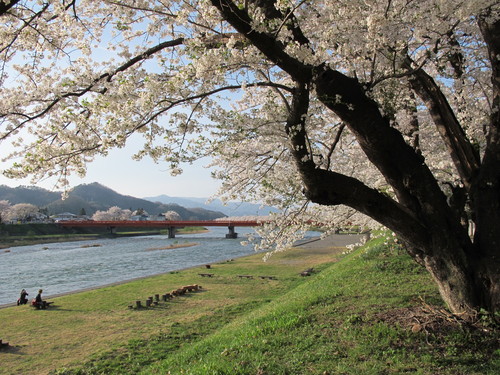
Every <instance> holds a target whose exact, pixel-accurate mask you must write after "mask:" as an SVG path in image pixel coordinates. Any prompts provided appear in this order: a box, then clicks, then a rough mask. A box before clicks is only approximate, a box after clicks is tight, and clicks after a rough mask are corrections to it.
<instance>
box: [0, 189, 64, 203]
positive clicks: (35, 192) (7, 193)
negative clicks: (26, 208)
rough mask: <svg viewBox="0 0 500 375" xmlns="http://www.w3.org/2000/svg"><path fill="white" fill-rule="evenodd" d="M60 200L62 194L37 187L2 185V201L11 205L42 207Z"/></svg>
mask: <svg viewBox="0 0 500 375" xmlns="http://www.w3.org/2000/svg"><path fill="white" fill-rule="evenodd" d="M60 198H61V192H54V191H50V190H45V189H42V188H39V187H36V186H18V187H16V188H11V187H9V186H6V185H0V200H7V201H9V202H10V204H18V203H31V204H34V205H35V206H39V207H42V206H46V205H48V204H49V203H51V202H53V201H55V200H57V199H60Z"/></svg>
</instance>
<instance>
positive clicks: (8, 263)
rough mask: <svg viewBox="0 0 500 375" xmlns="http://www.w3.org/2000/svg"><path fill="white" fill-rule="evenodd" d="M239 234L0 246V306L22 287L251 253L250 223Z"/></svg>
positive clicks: (47, 290) (95, 282)
mask: <svg viewBox="0 0 500 375" xmlns="http://www.w3.org/2000/svg"><path fill="white" fill-rule="evenodd" d="M237 232H238V233H239V235H240V238H239V239H226V238H224V237H225V234H226V233H227V228H211V230H210V232H209V233H201V234H189V235H184V236H177V238H170V239H169V238H168V237H167V236H144V237H127V238H116V239H101V240H92V241H77V242H64V243H52V244H41V245H31V246H19V247H13V248H11V249H10V252H2V250H0V305H2V304H7V303H12V302H15V301H16V300H17V298H18V297H19V293H20V291H21V289H23V288H25V289H27V290H28V292H29V293H30V296H29V297H30V298H32V297H34V296H35V295H36V292H37V290H38V289H40V288H42V289H43V290H44V295H46V296H50V295H54V294H59V293H66V292H72V291H76V290H80V289H85V288H90V287H97V286H102V285H106V284H110V283H114V282H119V281H124V280H129V279H133V278H136V277H143V276H149V275H154V274H157V273H163V272H169V271H174V270H179V269H183V268H187V267H193V266H196V265H200V264H206V263H214V262H218V261H222V260H225V259H230V258H236V257H239V256H243V255H248V254H251V253H253V248H252V247H251V246H242V245H241V244H240V241H241V240H242V239H243V237H244V235H245V234H246V233H251V232H253V230H252V229H251V228H237ZM192 242H196V243H198V245H196V246H192V247H185V248H176V249H165V250H158V251H146V249H151V248H162V247H163V248H164V247H167V246H168V245H173V244H182V243H192Z"/></svg>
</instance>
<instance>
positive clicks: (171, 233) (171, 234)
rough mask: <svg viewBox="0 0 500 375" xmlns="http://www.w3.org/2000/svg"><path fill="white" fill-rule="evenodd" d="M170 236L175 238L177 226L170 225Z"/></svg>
mask: <svg viewBox="0 0 500 375" xmlns="http://www.w3.org/2000/svg"><path fill="white" fill-rule="evenodd" d="M168 238H175V227H168Z"/></svg>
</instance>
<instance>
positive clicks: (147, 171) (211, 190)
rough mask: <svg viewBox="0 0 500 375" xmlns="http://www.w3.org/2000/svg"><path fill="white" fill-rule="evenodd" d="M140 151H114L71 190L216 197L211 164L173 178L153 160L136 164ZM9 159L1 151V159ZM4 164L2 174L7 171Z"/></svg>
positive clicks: (0, 180)
mask: <svg viewBox="0 0 500 375" xmlns="http://www.w3.org/2000/svg"><path fill="white" fill-rule="evenodd" d="M135 151H136V150H130V148H127V147H125V148H123V149H117V150H112V151H110V152H109V154H108V156H106V157H98V158H96V160H95V161H94V162H92V163H90V164H88V165H87V176H86V177H85V178H84V179H81V178H79V177H76V176H75V177H72V178H70V181H71V186H72V187H74V186H77V185H80V184H89V183H92V182H98V183H100V184H102V185H104V186H106V187H108V188H110V189H112V190H114V191H116V192H117V193H119V194H123V195H130V196H133V197H136V198H144V197H155V196H158V195H162V194H165V195H168V196H172V197H199V198H208V197H210V196H212V195H214V194H215V192H216V191H217V189H218V186H219V182H218V181H217V180H214V179H212V177H211V175H210V173H211V171H210V170H209V169H207V168H205V166H206V165H207V164H208V163H209V160H201V161H199V162H197V163H196V164H194V165H183V166H182V169H183V170H184V173H183V174H181V175H178V176H175V177H172V176H171V175H170V173H169V172H168V170H167V167H166V165H163V166H162V165H161V164H156V163H154V162H153V161H152V160H151V159H149V158H144V159H142V160H141V161H135V160H132V158H131V157H132V155H133V154H134V152H135ZM1 156H5V155H4V154H3V152H2V151H0V157H1ZM4 167H5V165H2V163H1V162H0V170H1V169H2V168H4ZM0 185H7V186H11V187H16V186H19V185H33V184H32V183H31V182H30V180H29V179H24V180H14V179H8V178H6V177H4V176H3V175H1V174H0ZM35 185H36V186H38V187H41V188H44V189H48V190H56V191H60V189H54V180H45V181H41V182H39V183H37V184H35Z"/></svg>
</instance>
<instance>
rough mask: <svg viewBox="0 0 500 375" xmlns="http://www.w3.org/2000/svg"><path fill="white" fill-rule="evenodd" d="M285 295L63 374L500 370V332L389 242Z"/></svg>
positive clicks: (217, 312) (183, 325)
mask: <svg viewBox="0 0 500 375" xmlns="http://www.w3.org/2000/svg"><path fill="white" fill-rule="evenodd" d="M228 272H229V271H228ZM231 272H235V273H237V272H238V270H235V269H233V270H232V271H231ZM245 292H246V293H248V290H246V291H245ZM275 294H276V297H275V298H274V297H272V294H269V295H268V297H267V298H264V299H255V301H252V300H248V299H245V300H241V302H240V303H235V304H232V305H227V306H226V307H224V308H221V309H214V311H213V314H209V315H203V316H200V317H199V318H198V319H196V320H191V321H189V322H180V323H177V324H173V325H172V326H170V327H169V329H168V330H165V332H160V333H158V334H156V335H154V336H153V337H150V338H147V339H144V340H132V341H130V342H129V344H128V345H127V346H121V347H119V348H116V349H115V350H112V351H108V352H106V353H101V354H100V355H98V356H96V357H94V358H93V359H92V360H91V361H88V362H87V363H86V364H84V365H83V366H81V367H79V368H77V369H73V370H60V371H57V372H54V373H57V374H138V373H140V374H207V375H208V374H213V375H215V374H217V375H222V374H228V375H229V374H231V375H234V374H252V375H257V374H258V375H264V374H269V375H280V374H283V375H285V374H287V375H290V374H323V375H328V374H377V375H378V374H454V375H455V374H468V375H473V374H477V375H479V374H481V375H488V374H492V375H493V374H498V373H500V371H499V370H500V350H499V345H498V344H499V342H498V330H496V329H495V327H492V326H489V325H488V323H489V322H488V321H484V322H482V325H481V326H480V327H479V328H478V327H469V326H465V325H463V324H461V323H460V322H459V321H458V320H457V319H456V318H454V317H452V316H451V315H450V314H448V313H447V312H446V311H445V310H444V309H443V307H442V306H441V302H440V299H439V296H438V294H437V291H436V288H435V285H434V284H433V282H432V281H431V280H430V278H429V276H428V274H427V273H426V272H425V271H424V270H423V269H422V268H421V267H419V266H418V265H416V264H415V263H414V262H413V261H412V260H411V259H409V257H408V256H407V255H404V254H401V253H399V252H398V251H397V250H394V249H392V250H391V249H389V248H388V247H387V246H385V245H384V244H383V240H374V241H371V242H370V243H369V245H368V246H366V247H364V248H362V249H359V250H357V251H355V252H354V253H352V254H349V255H348V256H346V257H345V258H343V259H342V260H341V261H339V262H337V263H335V264H333V265H330V266H328V267H325V268H323V269H319V272H316V273H315V274H313V276H312V277H310V278H308V279H307V281H305V282H300V283H297V284H296V285H294V284H293V283H289V284H288V285H287V290H276V293H275Z"/></svg>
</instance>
